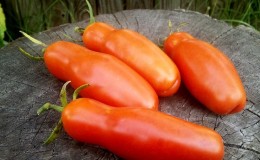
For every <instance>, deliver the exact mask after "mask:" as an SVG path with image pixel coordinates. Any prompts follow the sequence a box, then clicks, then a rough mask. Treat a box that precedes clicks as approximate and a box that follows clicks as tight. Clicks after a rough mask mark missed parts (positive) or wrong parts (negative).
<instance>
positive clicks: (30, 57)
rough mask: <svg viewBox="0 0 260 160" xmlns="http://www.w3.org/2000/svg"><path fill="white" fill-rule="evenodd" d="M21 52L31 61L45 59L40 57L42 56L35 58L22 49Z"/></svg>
mask: <svg viewBox="0 0 260 160" xmlns="http://www.w3.org/2000/svg"><path fill="white" fill-rule="evenodd" d="M19 51H20V52H21V53H22V54H24V55H25V56H26V57H28V58H29V59H31V60H34V61H42V60H44V58H43V57H40V56H33V55H31V54H30V53H28V52H26V51H25V50H23V49H22V48H21V47H19Z"/></svg>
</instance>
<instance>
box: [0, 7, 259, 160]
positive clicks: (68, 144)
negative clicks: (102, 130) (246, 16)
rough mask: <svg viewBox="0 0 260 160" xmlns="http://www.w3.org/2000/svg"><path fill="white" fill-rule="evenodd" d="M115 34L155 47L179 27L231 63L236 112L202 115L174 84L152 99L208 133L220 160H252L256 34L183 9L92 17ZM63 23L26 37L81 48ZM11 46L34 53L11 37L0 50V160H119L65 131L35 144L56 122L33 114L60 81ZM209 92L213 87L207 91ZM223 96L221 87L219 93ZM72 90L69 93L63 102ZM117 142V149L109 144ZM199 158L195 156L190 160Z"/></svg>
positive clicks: (55, 95)
mask: <svg viewBox="0 0 260 160" xmlns="http://www.w3.org/2000/svg"><path fill="white" fill-rule="evenodd" d="M96 20H97V21H103V22H106V23H109V24H111V25H113V26H114V27H116V28H128V29H132V30H135V31H137V32H139V33H141V34H143V35H145V36H146V37H148V38H149V39H150V40H152V41H153V42H154V43H156V44H158V45H159V43H160V42H162V41H161V40H162V39H164V38H165V37H167V35H168V34H169V33H170V29H169V27H168V21H169V20H170V21H171V22H172V25H173V28H172V29H173V31H175V29H176V28H178V27H180V24H183V23H185V24H186V25H184V26H181V30H182V31H186V32H188V33H190V34H192V35H193V36H194V37H196V38H199V39H202V40H204V41H207V42H209V43H211V44H213V45H214V46H216V47H217V48H219V49H220V50H222V51H223V52H224V53H226V54H227V56H228V57H229V58H230V59H231V60H232V61H233V63H234V64H235V67H236V68H237V70H238V72H239V74H240V76H241V79H242V81H243V84H244V86H245V89H246V92H247V104H246V108H245V110H244V111H243V112H240V113H238V114H233V115H226V116H220V115H216V114H214V113H212V112H210V111H209V110H207V109H206V108H205V107H204V106H203V105H202V104H200V103H199V102H198V101H197V100H196V99H194V98H193V97H192V96H191V95H190V93H189V92H188V91H187V90H186V88H185V87H184V86H183V85H182V86H181V88H180V90H179V91H178V93H177V94H175V95H173V96H171V97H167V98H160V110H161V111H162V112H166V113H168V114H171V115H173V116H176V117H180V118H182V119H185V120H187V121H190V122H193V123H197V124H200V125H203V126H206V127H209V128H212V129H214V130H216V131H217V132H218V133H220V134H221V135H222V137H223V139H224V144H225V158H224V159H226V160H235V159H243V160H245V159H246V160H247V159H248V160H249V159H250V160H256V159H260V109H259V107H260V33H259V32H257V31H255V30H253V29H251V28H247V27H244V26H238V27H235V28H233V27H231V26H229V25H228V24H226V23H225V22H222V21H218V20H215V19H212V18H211V17H209V16H207V15H203V14H200V13H197V12H191V11H185V10H174V11H167V10H126V11H122V12H117V13H115V14H104V15H99V16H97V17H96ZM87 23H88V20H86V21H82V22H78V23H74V24H65V25H62V26H59V27H56V28H53V29H51V30H47V31H44V32H41V33H38V34H35V35H33V36H34V37H35V38H37V39H39V40H41V41H43V42H44V43H46V44H51V43H52V42H55V41H57V40H67V41H74V42H76V43H79V44H82V41H81V36H80V35H79V34H78V33H76V32H75V31H74V28H75V27H76V26H79V27H83V28H84V27H86V26H87ZM18 46H19V47H22V48H24V49H25V50H27V51H28V52H30V53H32V54H34V55H42V54H41V53H42V52H41V49H42V48H41V47H40V46H37V45H35V44H33V43H32V42H30V41H29V40H28V39H26V38H19V39H17V40H15V41H13V42H12V43H10V44H9V45H7V46H6V47H4V48H2V49H1V50H0V88H1V90H0V128H1V129H0V136H1V141H0V159H86V160H93V159H120V158H119V157H117V156H116V155H114V154H113V153H111V152H109V151H107V150H106V149H103V148H101V147H99V146H96V145H90V144H83V143H79V142H76V141H74V140H72V139H71V138H70V137H69V136H68V135H67V134H66V133H65V132H62V134H61V135H60V137H58V139H57V140H55V141H54V142H53V143H51V144H49V145H43V141H44V140H45V138H46V137H47V136H48V135H49V134H50V132H51V130H52V129H53V127H54V126H55V125H56V122H57V120H58V118H59V116H60V114H59V113H57V112H55V111H48V112H46V113H45V114H43V115H40V116H38V115H37V114H36V111H37V109H38V108H39V107H40V106H41V105H42V104H44V103H45V102H51V103H56V104H57V103H58V102H59V91H60V89H61V86H62V85H63V83H64V82H62V81H59V80H58V79H56V78H55V77H53V76H52V75H51V74H50V73H49V72H48V71H47V69H46V67H45V65H44V62H36V61H32V60H30V59H28V58H27V57H25V56H24V55H22V54H21V53H20V52H19V51H18ZM212 85H214V84H212ZM223 89H224V88H223ZM71 91H72V89H71V88H70V89H69V96H71V93H72V92H71ZM115 143H120V142H115ZM198 158H199V157H198Z"/></svg>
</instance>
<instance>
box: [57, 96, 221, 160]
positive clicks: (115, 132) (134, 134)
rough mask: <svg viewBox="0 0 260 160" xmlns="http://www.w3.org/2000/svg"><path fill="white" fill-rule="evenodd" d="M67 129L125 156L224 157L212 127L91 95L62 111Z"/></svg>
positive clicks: (186, 159)
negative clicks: (118, 104)
mask: <svg viewBox="0 0 260 160" xmlns="http://www.w3.org/2000/svg"><path fill="white" fill-rule="evenodd" d="M62 122H63V127H64V130H65V131H66V132H67V134H68V135H70V136H71V137H72V138H73V139H74V140H77V141H80V142H84V143H88V144H95V145H100V146H101V147H104V148H105V149H108V150H109V151H111V152H113V153H114V154H116V155H118V156H119V157H121V158H124V159H138V160H139V159H140V160H144V159H156V160H166V159H176V160H197V159H198V157H199V159H200V160H208V159H211V160H221V159H223V156H224V145H223V140H222V138H221V136H220V135H219V134H218V133H217V132H215V131H214V130H212V129H209V128H206V127H203V126H200V125H197V124H193V123H190V122H188V121H184V120H182V119H179V118H176V117H173V116H171V115H168V114H165V113H162V112H158V111H154V110H150V109H146V108H141V107H138V106H135V107H127V108H122V107H112V106H108V105H106V104H103V103H101V102H98V101H95V100H93V99H89V98H79V99H76V100H74V101H72V102H70V103H69V104H68V105H67V106H66V107H65V108H64V110H63V112H62Z"/></svg>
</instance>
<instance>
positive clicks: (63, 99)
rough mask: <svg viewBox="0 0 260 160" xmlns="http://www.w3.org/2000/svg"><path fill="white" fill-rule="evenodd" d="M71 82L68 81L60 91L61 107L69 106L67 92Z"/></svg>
mask: <svg viewBox="0 0 260 160" xmlns="http://www.w3.org/2000/svg"><path fill="white" fill-rule="evenodd" d="M70 82H71V81H67V82H66V83H65V84H64V85H63V86H62V88H61V91H60V102H61V106H62V107H65V106H66V105H67V104H68V101H67V91H66V87H67V85H68V84H69V83H70Z"/></svg>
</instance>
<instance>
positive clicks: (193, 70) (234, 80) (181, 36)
mask: <svg viewBox="0 0 260 160" xmlns="http://www.w3.org/2000/svg"><path fill="white" fill-rule="evenodd" d="M164 49H165V52H166V53H167V54H168V55H169V56H170V57H171V58H172V60H173V61H174V62H175V64H176V65H177V66H178V68H179V70H180V73H181V77H182V80H183V82H184V84H185V85H186V87H187V88H188V90H189V91H190V92H191V94H192V95H193V96H194V97H196V98H197V99H198V100H199V101H200V102H201V103H202V104H204V105H205V106H206V107H208V108H209V109H210V110H212V111H213V112H215V113H218V114H229V113H236V112H239V111H241V110H243V108H244V107H245V104H246V93H245V90H244V87H243V84H242V82H241V80H240V77H239V75H238V73H237V71H236V69H235V66H234V65H233V63H232V62H231V61H230V60H229V58H228V57H227V56H226V55H225V54H224V53H222V52H221V51H220V50H218V49H217V48H215V47H214V46H212V45H210V44H208V43H206V42H204V41H201V40H198V39H195V38H194V37H192V36H191V35H189V34H188V33H183V32H177V33H174V34H172V35H170V36H169V37H168V38H167V39H166V41H165V43H164Z"/></svg>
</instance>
